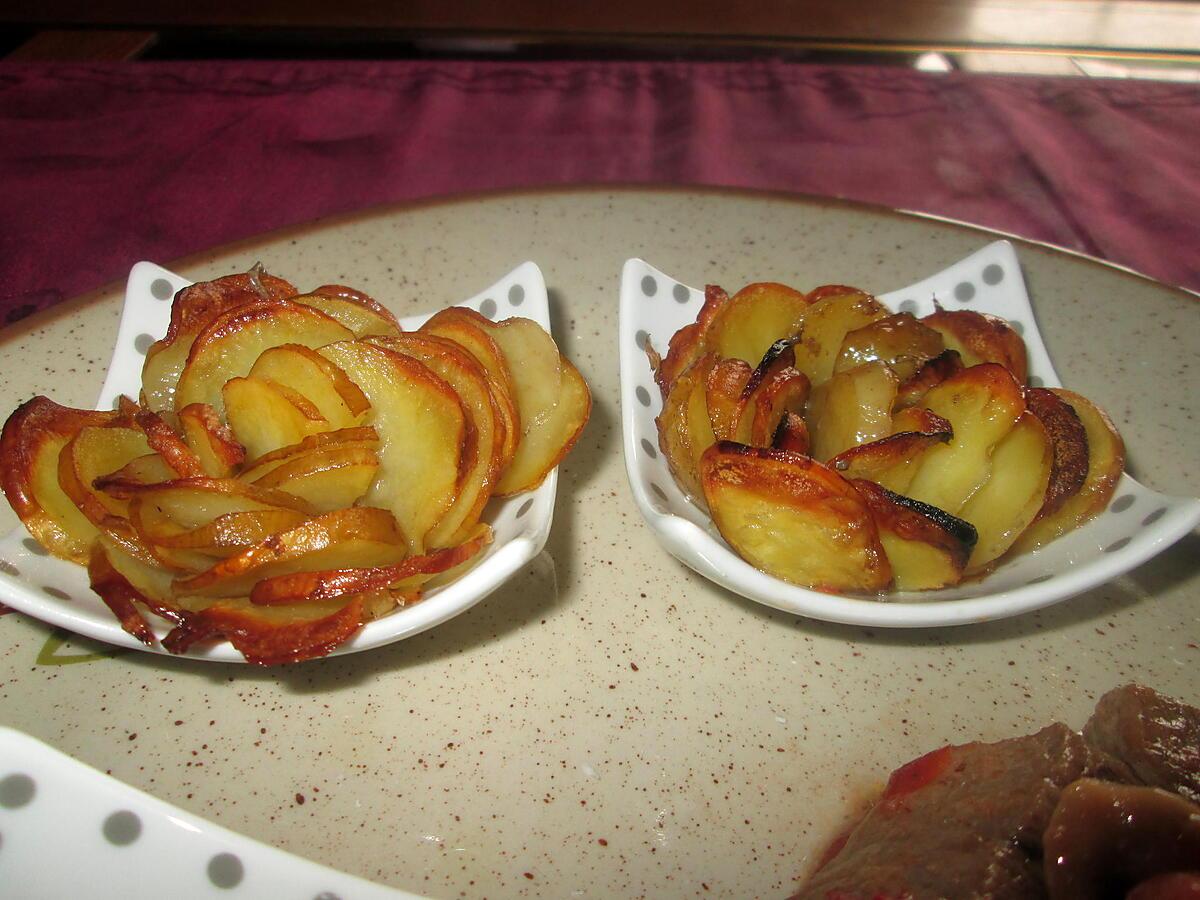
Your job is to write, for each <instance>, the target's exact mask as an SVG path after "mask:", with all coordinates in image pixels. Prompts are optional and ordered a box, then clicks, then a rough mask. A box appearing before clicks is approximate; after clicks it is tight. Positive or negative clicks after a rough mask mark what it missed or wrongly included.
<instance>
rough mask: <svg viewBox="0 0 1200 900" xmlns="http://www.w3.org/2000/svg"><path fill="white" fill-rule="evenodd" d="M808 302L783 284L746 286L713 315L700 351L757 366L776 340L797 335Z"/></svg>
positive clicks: (801, 295)
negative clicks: (709, 351) (702, 348)
mask: <svg viewBox="0 0 1200 900" xmlns="http://www.w3.org/2000/svg"><path fill="white" fill-rule="evenodd" d="M808 306H809V301H808V299H807V298H806V297H805V295H804V294H802V293H801V292H800V291H797V290H795V289H794V288H790V287H788V286H787V285H784V284H777V283H775V282H769V281H761V282H756V283H755V284H748V285H746V287H744V288H742V289H741V290H740V291H738V292H737V293H736V294H734V295H733V296H732V297H731V298H730V299H729V301H728V302H726V303H722V304H721V305H720V307H719V308H718V309H716V310H715V311H714V314H713V315H712V318H711V321H709V323H708V327H707V329H706V330H705V332H704V335H703V343H704V348H705V349H706V350H711V351H713V352H714V353H716V354H717V355H718V356H720V357H722V358H723V359H740V360H742V361H743V362H746V363H748V364H749V365H752V366H754V365H758V362H759V360H761V359H762V358H763V354H764V353H766V352H767V350H768V349H769V348H770V347H771V345H772V344H774V343H775V342H776V341H778V340H779V339H780V338H789V337H792V336H794V335H796V334H799V333H800V329H801V322H802V321H803V320H804V318H805V314H806V312H807V310H808Z"/></svg>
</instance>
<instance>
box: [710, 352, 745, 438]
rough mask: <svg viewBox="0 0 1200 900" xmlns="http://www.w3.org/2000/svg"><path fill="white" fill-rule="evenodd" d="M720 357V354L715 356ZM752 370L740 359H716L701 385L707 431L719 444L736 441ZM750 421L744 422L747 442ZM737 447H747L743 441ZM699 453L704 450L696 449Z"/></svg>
mask: <svg viewBox="0 0 1200 900" xmlns="http://www.w3.org/2000/svg"><path fill="white" fill-rule="evenodd" d="M717 355H718V356H720V354H719V353H718V354H717ZM753 374H754V370H753V369H752V368H750V366H749V364H748V363H746V362H745V361H744V360H741V359H730V358H725V359H718V360H717V363H716V365H714V366H713V368H712V370H711V371H710V372H709V373H708V377H707V378H706V379H705V382H704V405H705V408H706V409H707V410H708V422H709V427H710V428H711V429H712V433H713V437H714V438H715V439H716V440H718V441H732V440H736V439H738V437H739V436H740V435H739V427H738V426H739V423H740V422H741V420H742V411H743V410H744V409H745V405H746V400H747V398H746V396H745V395H744V392H745V390H746V386H747V385H748V384H749V383H750V377H751V376H752V375H753ZM750 421H751V418H750V417H747V420H746V432H747V433H746V434H745V435H744V437H745V438H747V439H748V438H749V430H750V427H749V426H750ZM739 443H746V441H745V440H742V441H739ZM699 449H700V450H701V452H703V450H706V449H708V448H707V447H704V448H699Z"/></svg>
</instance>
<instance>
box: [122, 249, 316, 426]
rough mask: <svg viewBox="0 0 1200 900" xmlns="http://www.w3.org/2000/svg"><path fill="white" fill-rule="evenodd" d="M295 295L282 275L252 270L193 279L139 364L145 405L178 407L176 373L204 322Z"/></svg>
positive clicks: (157, 409)
mask: <svg viewBox="0 0 1200 900" xmlns="http://www.w3.org/2000/svg"><path fill="white" fill-rule="evenodd" d="M295 293H296V289H295V288H294V287H293V286H292V285H290V284H288V283H287V282H286V281H284V280H283V279H282V278H276V277H275V276H273V275H268V274H266V273H265V272H258V273H242V274H238V275H226V276H225V277H223V278H217V279H215V280H213V281H201V282H197V283H196V284H193V285H191V286H189V287H186V288H184V289H183V290H182V291H180V292H179V293H178V294H176V295H175V300H174V302H173V303H172V304H171V322H170V325H168V327H167V333H166V335H164V336H163V338H162V340H159V341H155V342H154V343H153V344H151V345H150V349H149V350H148V351H147V352H146V362H145V363H144V364H143V366H142V393H143V395H144V397H145V398H146V406H147V408H148V409H151V410H154V411H155V412H159V413H161V412H168V411H171V410H175V409H178V408H180V407H179V406H176V404H175V388H176V386H177V384H178V383H179V375H180V373H181V372H183V367H184V365H186V363H187V359H188V354H189V353H190V352H191V348H192V343H193V342H194V341H195V339H196V336H197V335H198V334H200V332H201V331H203V330H204V329H205V328H206V327H207V326H208V325H209V323H210V322H212V321H213V320H214V319H216V318H217V317H218V316H220V315H222V314H223V313H225V312H227V311H228V310H231V309H235V308H237V307H239V306H245V305H246V304H248V303H255V302H257V301H259V300H262V299H283V298H285V297H291V296H294V295H295ZM182 405H186V404H182Z"/></svg>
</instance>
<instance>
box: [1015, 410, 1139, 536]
mask: <svg viewBox="0 0 1200 900" xmlns="http://www.w3.org/2000/svg"><path fill="white" fill-rule="evenodd" d="M1051 390H1053V391H1054V393H1055V394H1056V395H1057V396H1058V397H1059V398H1061V399H1062V400H1064V401H1065V402H1066V403H1068V404H1070V406H1071V408H1072V409H1073V410H1074V411H1075V413H1076V414H1077V415H1078V416H1079V421H1080V422H1081V423H1082V424H1083V427H1084V429H1085V431H1086V432H1087V446H1088V468H1087V475H1086V476H1085V478H1084V481H1083V485H1082V486H1081V487H1080V488H1079V490H1078V491H1077V492H1076V493H1075V494H1074V495H1072V496H1071V497H1069V498H1067V500H1066V502H1064V503H1063V505H1062V506H1061V507H1059V508H1058V510H1057V511H1055V512H1053V513H1050V514H1049V515H1047V516H1044V517H1042V518H1040V519H1038V520H1037V521H1035V522H1034V523H1033V524H1032V525H1030V526H1029V527H1028V528H1027V529H1025V531H1024V532H1023V533H1022V534H1021V536H1020V537H1018V538H1017V541H1016V543H1015V544H1014V545H1013V548H1012V549H1013V552H1016V553H1024V552H1027V551H1029V550H1035V549H1037V548H1038V547H1041V546H1043V545H1044V544H1047V543H1049V542H1050V541H1052V540H1054V539H1055V538H1056V537H1059V536H1060V535H1063V534H1065V533H1066V532H1068V531H1070V530H1072V529H1074V528H1078V527H1079V526H1080V525H1082V524H1083V523H1084V522H1086V521H1087V520H1088V519H1090V518H1092V517H1093V516H1095V515H1097V514H1099V513H1100V512H1103V510H1104V508H1105V507H1107V506H1108V501H1109V500H1110V499H1112V495H1113V492H1114V491H1116V489H1117V483H1118V482H1119V481H1120V480H1121V473H1122V472H1123V471H1124V469H1125V443H1124V441H1122V440H1121V435H1120V434H1119V433H1118V432H1117V429H1116V427H1115V426H1114V425H1113V423H1112V420H1111V419H1109V418H1108V416H1107V415H1105V413H1104V411H1103V410H1101V409H1100V408H1099V407H1098V406H1096V405H1095V404H1094V403H1092V402H1091V401H1089V400H1088V399H1087V398H1085V397H1082V396H1080V395H1079V394H1076V393H1075V392H1074V391H1068V390H1064V389H1063V388H1051Z"/></svg>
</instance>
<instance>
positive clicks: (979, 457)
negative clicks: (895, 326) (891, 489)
mask: <svg viewBox="0 0 1200 900" xmlns="http://www.w3.org/2000/svg"><path fill="white" fill-rule="evenodd" d="M921 403H922V406H923V407H924V408H926V409H928V410H930V411H931V412H933V413H934V414H936V415H938V416H941V417H942V418H944V419H946V420H947V421H948V422H949V423H950V425H951V427H952V428H953V429H954V436H953V438H951V440H950V441H949V442H948V443H946V444H942V445H940V446H936V447H931V448H930V449H929V450H928V451H926V452H925V453H924V454H923V455H922V457H921V462H920V465H919V466H918V467H917V471H916V473H915V474H914V475H913V478H912V481H911V482H910V483H909V485H908V488H907V490H906V494H907V495H908V496H910V497H912V498H913V499H914V500H920V501H921V502H923V503H928V504H929V505H930V506H936V507H937V508H938V509H942V510H945V511H946V512H948V513H951V514H952V515H956V516H959V517H960V518H968V517H967V516H963V515H962V513H961V510H962V508H963V506H964V504H966V502H967V501H968V500H970V499H971V496H972V495H973V494H974V493H975V491H977V490H978V489H979V488H980V486H982V485H983V483H984V482H986V481H987V480H988V477H989V476H990V474H991V455H992V448H994V447H995V446H996V444H998V443H999V442H1000V440H1001V439H1002V438H1003V437H1004V436H1005V435H1006V434H1008V432H1009V431H1010V430H1011V429H1012V427H1013V425H1015V424H1016V421H1017V419H1018V418H1019V417H1020V416H1021V414H1022V413H1023V412H1024V411H1025V399H1024V397H1023V396H1022V393H1021V388H1020V386H1019V385H1018V384H1017V382H1016V381H1015V380H1014V379H1013V377H1012V374H1011V373H1010V372H1009V371H1008V369H1006V368H1004V367H1003V366H1000V365H997V364H995V363H984V364H983V365H978V366H972V367H971V368H969V369H964V370H963V371H961V372H959V373H958V374H957V375H953V376H951V377H950V378H948V379H946V380H945V381H943V382H942V383H941V384H939V385H938V386H937V387H935V388H932V389H931V390H930V391H929V392H928V393H927V394H926V395H925V397H924V398H923V399H922V401H921ZM972 524H976V527H978V524H977V523H974V522H972Z"/></svg>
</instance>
